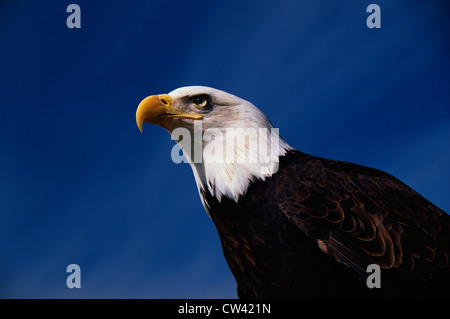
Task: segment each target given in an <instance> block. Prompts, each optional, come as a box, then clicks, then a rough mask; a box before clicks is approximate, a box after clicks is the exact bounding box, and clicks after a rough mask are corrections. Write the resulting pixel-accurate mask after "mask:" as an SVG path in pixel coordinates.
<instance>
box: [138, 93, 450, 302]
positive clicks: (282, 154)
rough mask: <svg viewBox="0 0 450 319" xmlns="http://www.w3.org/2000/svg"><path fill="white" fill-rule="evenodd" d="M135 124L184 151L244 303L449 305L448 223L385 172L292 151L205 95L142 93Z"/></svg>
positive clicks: (226, 101)
mask: <svg viewBox="0 0 450 319" xmlns="http://www.w3.org/2000/svg"><path fill="white" fill-rule="evenodd" d="M136 121H137V125H138V127H139V129H140V130H141V132H142V127H143V123H144V122H147V123H152V124H156V125H159V126H161V127H163V128H165V129H166V130H168V131H169V133H171V134H172V136H173V137H174V138H175V139H176V140H177V141H178V143H179V144H180V146H181V148H182V149H183V152H184V156H185V157H186V158H187V160H188V162H189V164H190V166H191V167H192V171H193V173H194V176H195V181H196V184H197V187H198V192H199V194H200V198H201V201H202V203H203V206H204V207H205V210H206V212H207V213H208V215H209V216H210V217H211V219H212V220H213V222H214V224H215V226H216V228H217V231H218V234H219V237H220V241H221V244H222V248H223V253H224V256H225V259H226V261H227V263H228V265H229V267H230V269H231V271H232V273H233V275H234V277H235V279H236V282H237V292H238V296H239V297H240V298H322V297H323V298H345V297H349V298H352V297H357V298H361V297H363V298H365V297H367V298H372V297H374V298H375V297H380V298H386V297H387V298H434V297H437V298H445V297H446V298H449V297H450V262H449V255H450V218H449V215H448V214H447V213H445V212H444V211H442V210H441V209H439V208H438V207H436V206H435V205H433V204H432V203H431V202H429V201H428V200H427V199H425V198H424V197H422V196H421V195H419V194H418V193H417V192H415V191H414V190H412V189H411V188H410V187H408V186H407V185H405V184H404V183H402V182H401V181H400V180H398V179H396V178H395V177H393V176H391V175H389V174H388V173H385V172H383V171H380V170H377V169H373V168H369V167H365V166H361V165H357V164H353V163H349V162H343V161H335V160H330V159H325V158H320V157H315V156H312V155H308V154H305V153H303V152H300V151H298V150H295V149H294V148H292V147H291V146H289V145H288V144H287V143H286V142H285V141H284V140H283V139H282V138H281V137H280V135H279V132H278V130H276V129H274V127H273V126H272V124H271V123H270V121H269V120H268V119H267V117H266V116H265V115H264V114H263V113H262V112H261V111H260V110H259V109H258V108H257V107H255V106H254V105H253V104H251V103H250V102H248V101H245V100H243V99H241V98H239V97H237V96H234V95H232V94H229V93H226V92H223V91H220V90H217V89H213V88H209V87H202V86H189V87H182V88H179V89H176V90H174V91H172V92H170V93H169V94H160V95H152V96H149V97H147V98H145V99H144V100H142V102H141V103H140V104H139V106H138V108H137V111H136ZM180 136H182V138H180ZM199 149H200V152H198V150H199ZM196 151H197V153H196ZM369 265H376V266H377V267H379V268H378V269H379V270H380V272H379V274H378V275H379V278H378V279H379V280H380V284H379V285H378V286H377V287H375V288H373V287H369V285H368V284H367V280H368V277H369V276H370V275H371V273H370V271H368V269H369V268H368V267H369Z"/></svg>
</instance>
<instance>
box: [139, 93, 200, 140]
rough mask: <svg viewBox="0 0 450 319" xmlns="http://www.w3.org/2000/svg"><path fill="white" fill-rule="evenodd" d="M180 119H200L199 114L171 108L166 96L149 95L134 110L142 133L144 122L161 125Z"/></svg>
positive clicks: (168, 98)
mask: <svg viewBox="0 0 450 319" xmlns="http://www.w3.org/2000/svg"><path fill="white" fill-rule="evenodd" d="M173 117H182V118H190V119H195V120H198V119H202V118H203V116H202V115H201V114H191V113H185V112H180V111H178V110H176V109H174V108H172V98H171V97H170V95H168V94H160V95H151V96H148V97H146V98H145V99H143V100H142V101H141V103H139V106H138V108H137V110H136V124H137V126H138V128H139V130H140V131H141V133H142V126H143V125H144V122H147V123H152V124H161V123H163V122H164V121H167V120H168V119H169V118H173Z"/></svg>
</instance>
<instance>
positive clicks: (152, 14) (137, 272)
mask: <svg viewBox="0 0 450 319" xmlns="http://www.w3.org/2000/svg"><path fill="white" fill-rule="evenodd" d="M73 2H75V3H77V4H78V5H80V7H81V27H82V28H81V29H68V28H67V27H66V18H67V16H68V15H69V14H68V13H66V7H67V6H68V5H69V4H70V3H73ZM373 2H375V3H377V4H379V5H380V7H381V19H382V20H381V26H382V28H381V29H378V30H375V29H368V28H367V27H366V18H367V16H368V15H369V14H368V13H366V7H367V5H368V4H370V3H373ZM449 8H450V5H449V4H448V1H445V0H442V1H434V0H432V1H414V0H408V1H406V0H405V1H400V0H399V1H351V0H345V1H332V0H328V1H324V0H322V1H281V2H280V1H222V2H214V1H159V2H154V1H128V2H118V1H116V2H112V1H72V2H71V1H2V2H1V3H0V297H2V298H80V297H81V298H234V297H236V288H235V281H234V278H233V277H232V275H231V272H230V271H229V269H228V266H227V265H226V262H225V259H224V257H223V254H222V250H221V247H220V242H219V239H218V236H217V232H216V230H215V227H214V225H213V223H212V221H211V220H210V219H209V217H208V216H207V214H206V213H205V212H204V210H203V207H202V205H201V203H200V200H199V198H198V194H197V189H196V187H195V182H194V178H193V175H192V172H191V169H190V167H189V166H188V164H179V165H177V164H174V163H173V162H172V161H171V158H170V152H171V149H172V147H173V145H174V144H173V141H171V140H170V136H169V134H168V133H167V132H165V131H164V130H163V129H161V128H159V127H156V126H151V125H145V127H144V134H140V132H139V130H138V129H137V127H136V123H135V111H136V107H137V105H138V103H139V102H140V101H141V100H142V99H143V98H144V97H146V96H148V95H151V94H157V93H167V92H170V91H171V90H173V89H175V88H177V87H180V86H185V85H206V86H212V87H216V88H219V89H222V90H225V91H228V92H230V93H233V94H236V95H238V96H240V97H242V98H244V99H247V100H249V101H251V102H253V103H254V104H255V105H257V106H258V107H259V108H261V109H262V110H263V111H264V112H265V113H266V115H267V116H268V117H269V118H270V119H271V121H272V123H273V124H274V125H275V126H276V127H279V128H280V133H281V135H282V136H283V137H284V138H285V140H286V141H287V142H288V143H289V144H291V145H292V146H294V147H296V148H297V149H300V150H302V151H304V152H307V153H310V154H313V155H318V156H323V157H327V158H333V159H339V160H347V161H352V162H356V163H359V164H363V165H367V166H371V167H375V168H378V169H382V170H385V171H387V172H389V173H391V174H393V175H394V176H396V177H398V178H400V179H401V180H403V181H404V182H405V183H407V184H408V185H410V186H411V187H413V188H414V189H415V190H417V191H418V192H419V193H421V194H422V195H424V196H425V197H426V198H428V199H430V200H431V201H432V202H434V203H435V204H436V205H438V206H439V207H441V208H442V209H444V210H446V211H447V212H449V211H450V197H449V196H448V194H449V190H450V170H449V166H450V165H449V164H450V59H449V57H450V42H449V39H450V37H449V35H450V23H449V20H448V13H449ZM72 263H76V264H78V265H80V267H81V286H82V288H81V289H72V290H71V289H68V288H67V287H66V278H67V276H68V273H66V267H67V265H69V264H72Z"/></svg>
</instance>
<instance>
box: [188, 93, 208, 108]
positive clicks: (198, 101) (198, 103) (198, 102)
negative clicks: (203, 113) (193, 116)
mask: <svg viewBox="0 0 450 319" xmlns="http://www.w3.org/2000/svg"><path fill="white" fill-rule="evenodd" d="M192 102H193V103H194V104H195V107H197V108H199V109H206V108H208V107H209V104H210V103H209V99H208V97H207V96H206V95H198V96H196V97H194V99H193V101H192Z"/></svg>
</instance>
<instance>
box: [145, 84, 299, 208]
mask: <svg viewBox="0 0 450 319" xmlns="http://www.w3.org/2000/svg"><path fill="white" fill-rule="evenodd" d="M144 122H146V123H151V124H156V125H159V126H161V127H163V128H165V129H166V130H167V131H168V132H169V133H170V134H171V135H172V138H173V139H174V140H176V141H177V143H178V144H179V145H180V147H181V149H182V150H183V154H184V155H185V157H186V159H187V160H188V162H189V164H190V165H191V167H192V170H193V173H194V176H195V180H196V183H197V187H198V189H199V192H200V196H201V197H202V200H203V195H202V194H203V192H205V191H208V192H209V193H210V194H212V195H213V196H215V197H216V198H217V199H218V200H219V201H220V200H221V198H222V197H223V196H226V197H229V198H231V199H234V200H235V201H238V199H239V197H240V196H241V195H243V194H245V192H246V190H247V188H248V186H249V184H250V183H251V182H252V181H253V180H255V179H262V180H264V179H265V178H266V177H267V176H271V175H272V174H274V173H275V172H276V171H277V169H278V162H279V156H282V155H284V154H285V153H286V152H287V150H289V149H291V147H290V146H289V145H288V144H286V142H285V141H284V140H283V139H281V137H280V136H279V132H278V129H275V128H274V127H273V125H272V124H271V123H270V121H269V120H268V119H267V117H266V116H265V115H264V113H263V112H261V110H259V109H258V108H257V107H256V106H254V105H253V104H252V103H250V102H248V101H246V100H243V99H241V98H239V97H237V96H235V95H232V94H229V93H227V92H224V91H221V90H217V89H214V88H210V87H205V86H187V87H182V88H178V89H176V90H174V91H172V92H170V93H169V94H159V95H151V96H148V97H146V98H145V99H144V100H142V102H141V103H140V104H139V106H138V108H137V111H136V123H137V126H138V127H139V130H140V131H141V132H142V129H143V123H144ZM203 203H204V205H205V202H204V200H203ZM206 207H207V204H206V205H205V208H206Z"/></svg>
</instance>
